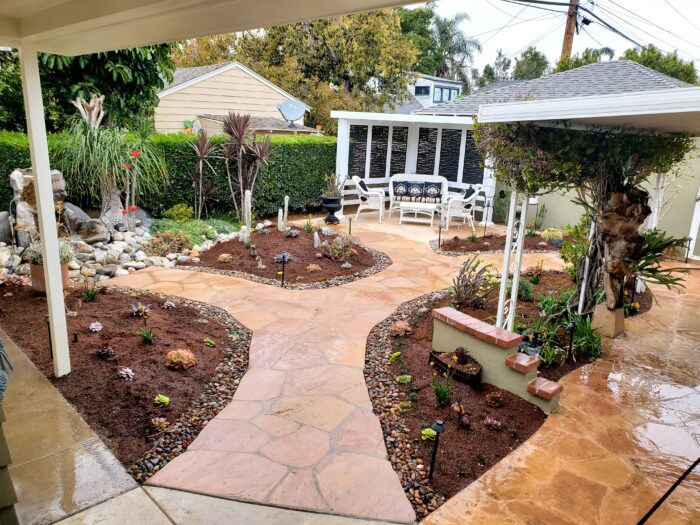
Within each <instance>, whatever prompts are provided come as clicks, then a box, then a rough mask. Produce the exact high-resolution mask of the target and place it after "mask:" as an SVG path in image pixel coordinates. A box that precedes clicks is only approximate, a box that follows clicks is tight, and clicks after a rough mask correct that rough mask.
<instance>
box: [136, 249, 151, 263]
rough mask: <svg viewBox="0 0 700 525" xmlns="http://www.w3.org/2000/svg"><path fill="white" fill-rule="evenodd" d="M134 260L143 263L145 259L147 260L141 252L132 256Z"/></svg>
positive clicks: (146, 256) (144, 253)
mask: <svg viewBox="0 0 700 525" xmlns="http://www.w3.org/2000/svg"><path fill="white" fill-rule="evenodd" d="M134 259H136V260H137V261H145V260H146V259H148V255H146V252H144V251H143V250H139V251H137V252H136V253H135V254H134Z"/></svg>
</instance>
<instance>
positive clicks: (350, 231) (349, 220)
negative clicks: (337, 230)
mask: <svg viewBox="0 0 700 525" xmlns="http://www.w3.org/2000/svg"><path fill="white" fill-rule="evenodd" d="M348 235H352V217H348Z"/></svg>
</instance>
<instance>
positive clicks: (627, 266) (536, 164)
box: [476, 123, 694, 311]
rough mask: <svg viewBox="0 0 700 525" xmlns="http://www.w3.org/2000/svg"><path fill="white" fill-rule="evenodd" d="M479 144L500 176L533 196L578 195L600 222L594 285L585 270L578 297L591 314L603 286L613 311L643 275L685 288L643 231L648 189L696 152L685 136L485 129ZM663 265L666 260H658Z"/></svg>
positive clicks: (591, 250) (593, 250)
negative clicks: (634, 279) (625, 291)
mask: <svg viewBox="0 0 700 525" xmlns="http://www.w3.org/2000/svg"><path fill="white" fill-rule="evenodd" d="M476 140H477V144H478V146H479V148H480V149H481V152H482V154H483V155H484V156H488V157H490V158H491V159H492V164H493V167H494V171H495V173H496V177H497V178H498V179H499V180H500V181H501V182H502V183H504V184H506V185H508V186H509V187H511V188H515V189H516V190H517V191H519V192H522V193H525V194H527V195H537V194H545V193H549V192H552V191H561V190H570V191H575V192H576V193H577V198H576V199H575V202H576V203H577V204H580V205H581V206H583V207H584V208H585V209H586V212H587V213H588V215H589V216H590V217H591V219H592V220H593V221H594V222H595V227H596V228H595V235H594V237H593V239H592V242H591V243H589V245H588V252H587V256H588V257H589V260H590V279H589V281H588V282H587V286H586V288H585V289H584V288H583V286H582V281H583V279H582V272H583V268H584V265H579V268H578V276H577V292H576V293H575V294H574V295H573V296H572V297H571V299H570V300H569V305H570V306H573V305H576V304H577V303H578V298H579V297H580V296H581V295H582V296H583V297H584V304H585V309H586V311H592V310H593V308H594V307H595V304H596V301H595V292H596V290H597V289H598V287H599V286H600V285H601V284H602V286H603V289H604V291H605V302H606V304H607V306H608V308H609V309H611V310H612V309H614V308H620V307H621V306H622V290H623V289H624V286H625V282H626V281H627V280H628V279H629V278H631V277H632V275H633V273H635V271H638V270H639V269H640V268H645V269H647V270H648V271H647V272H646V277H649V278H653V279H654V282H659V283H661V284H665V285H667V286H670V285H674V284H677V283H678V278H677V277H674V276H673V275H672V272H671V271H669V270H663V269H661V268H660V266H659V265H658V264H656V263H654V262H653V261H652V260H651V259H650V254H649V249H648V246H647V244H648V243H647V241H646V240H645V237H644V236H643V235H642V234H641V233H640V228H641V226H642V224H643V223H644V221H645V219H646V218H647V217H648V216H649V214H650V213H651V208H650V207H649V205H648V201H649V194H648V192H647V191H646V190H645V189H644V187H643V185H644V183H645V182H646V181H647V180H648V179H649V178H650V177H651V176H652V175H653V174H655V173H667V172H669V171H672V170H673V169H674V168H676V167H677V165H678V164H679V163H680V162H681V161H682V160H683V159H684V158H685V156H686V155H687V154H688V153H689V152H690V151H691V150H692V149H693V147H694V142H693V139H692V138H690V137H688V136H686V135H682V134H668V133H660V132H652V131H647V132H642V131H638V132H631V131H626V130H622V129H609V130H603V129H590V130H572V129H568V128H552V127H540V126H537V125H534V124H530V123H528V124H522V123H518V124H492V125H485V124H477V126H476ZM657 262H658V258H657Z"/></svg>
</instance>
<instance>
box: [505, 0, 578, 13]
mask: <svg viewBox="0 0 700 525" xmlns="http://www.w3.org/2000/svg"><path fill="white" fill-rule="evenodd" d="M501 1H503V2H508V3H509V4H515V5H521V4H522V2H521V1H518V0H501ZM529 7H532V8H533V9H540V10H541V11H550V12H552V13H561V14H563V15H565V14H566V11H560V10H558V9H549V8H548V7H540V6H537V5H531V6H529ZM500 11H501V12H502V13H504V12H505V11H502V10H500Z"/></svg>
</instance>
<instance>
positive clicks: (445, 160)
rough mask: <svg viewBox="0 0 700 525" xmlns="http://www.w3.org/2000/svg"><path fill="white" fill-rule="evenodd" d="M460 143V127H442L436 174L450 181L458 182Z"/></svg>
mask: <svg viewBox="0 0 700 525" xmlns="http://www.w3.org/2000/svg"><path fill="white" fill-rule="evenodd" d="M461 145H462V130H461V129H443V130H442V140H441V142H440V167H439V169H438V175H442V176H443V177H445V178H446V179H447V180H448V181H450V182H458V181H457V178H458V176H459V154H460V146H461Z"/></svg>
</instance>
